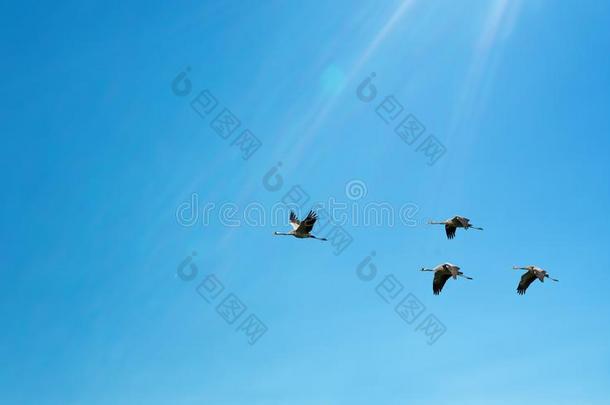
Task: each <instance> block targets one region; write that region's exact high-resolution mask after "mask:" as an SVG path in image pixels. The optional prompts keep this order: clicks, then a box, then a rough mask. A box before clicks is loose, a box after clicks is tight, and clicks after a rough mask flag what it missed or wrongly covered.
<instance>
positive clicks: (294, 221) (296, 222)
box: [290, 211, 301, 230]
mask: <svg viewBox="0 0 610 405" xmlns="http://www.w3.org/2000/svg"><path fill="white" fill-rule="evenodd" d="M300 223H301V221H299V219H298V218H297V214H295V213H294V211H290V226H292V229H294V230H296V229H297V228H298V227H299V224H300Z"/></svg>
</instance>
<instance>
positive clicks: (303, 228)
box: [274, 211, 328, 240]
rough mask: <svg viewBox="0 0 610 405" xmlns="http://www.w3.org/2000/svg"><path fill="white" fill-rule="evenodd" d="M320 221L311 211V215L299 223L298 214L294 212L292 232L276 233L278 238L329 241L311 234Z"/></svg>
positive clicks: (291, 223)
mask: <svg viewBox="0 0 610 405" xmlns="http://www.w3.org/2000/svg"><path fill="white" fill-rule="evenodd" d="M317 219H318V217H317V215H316V213H315V212H313V211H309V214H307V216H306V217H305V219H304V220H302V221H299V219H298V218H297V214H295V213H294V211H290V226H292V231H289V232H274V235H276V236H294V237H295V238H299V239H306V238H313V239H317V240H328V239H326V238H318V237H317V236H314V235H312V234H311V230H312V229H313V225H314V224H315V223H316V220H317Z"/></svg>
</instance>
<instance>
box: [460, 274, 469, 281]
mask: <svg viewBox="0 0 610 405" xmlns="http://www.w3.org/2000/svg"><path fill="white" fill-rule="evenodd" d="M458 276H459V277H464V278H465V279H468V280H472V277H468V276H465V275H463V274H458Z"/></svg>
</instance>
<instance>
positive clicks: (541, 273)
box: [513, 266, 559, 295]
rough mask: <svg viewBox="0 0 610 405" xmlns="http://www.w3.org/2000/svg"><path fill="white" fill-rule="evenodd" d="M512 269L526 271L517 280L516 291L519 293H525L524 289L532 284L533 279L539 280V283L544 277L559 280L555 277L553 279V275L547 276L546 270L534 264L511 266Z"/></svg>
mask: <svg viewBox="0 0 610 405" xmlns="http://www.w3.org/2000/svg"><path fill="white" fill-rule="evenodd" d="M513 269H515V270H527V272H526V273H524V274H523V275H522V276H521V280H520V281H519V285H518V286H517V293H518V294H519V295H523V294H525V291H526V290H527V287H529V286H530V284H532V283H533V282H534V280H536V279H538V280H540V282H541V283H544V279H545V278H548V279H551V280H553V281H559V280H557V279H555V278H553V277H549V275H548V274H547V272H546V271H545V270H542V269H541V268H540V267H536V266H525V267H518V266H513Z"/></svg>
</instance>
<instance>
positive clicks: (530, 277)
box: [517, 271, 536, 295]
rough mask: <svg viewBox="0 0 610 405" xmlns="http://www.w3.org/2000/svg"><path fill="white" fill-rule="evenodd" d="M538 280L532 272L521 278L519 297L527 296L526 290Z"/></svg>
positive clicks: (518, 290) (518, 288) (518, 287)
mask: <svg viewBox="0 0 610 405" xmlns="http://www.w3.org/2000/svg"><path fill="white" fill-rule="evenodd" d="M534 280H536V275H535V274H534V272H532V271H528V272H526V273H525V274H524V275H522V276H521V281H519V285H518V286H517V293H519V295H523V294H525V290H527V287H529V286H530V284H532V283H533V282H534Z"/></svg>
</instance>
